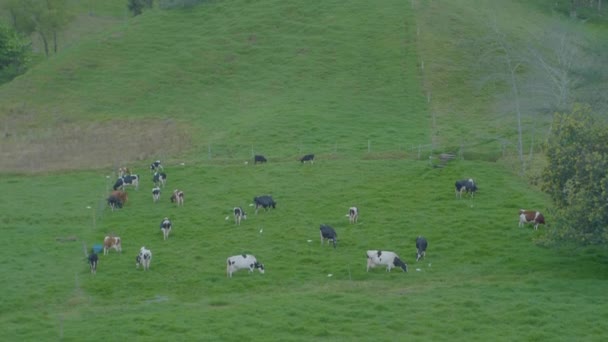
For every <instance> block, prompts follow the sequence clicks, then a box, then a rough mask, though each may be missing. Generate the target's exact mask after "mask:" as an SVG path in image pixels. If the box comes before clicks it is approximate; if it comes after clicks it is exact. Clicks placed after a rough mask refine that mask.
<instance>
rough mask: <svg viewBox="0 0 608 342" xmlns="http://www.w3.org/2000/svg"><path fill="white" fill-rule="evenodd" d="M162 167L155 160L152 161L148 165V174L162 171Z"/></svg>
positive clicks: (158, 161)
mask: <svg viewBox="0 0 608 342" xmlns="http://www.w3.org/2000/svg"><path fill="white" fill-rule="evenodd" d="M163 170H164V168H163V165H162V164H161V163H160V160H156V161H154V162H153V163H152V164H150V172H152V173H155V172H157V171H163Z"/></svg>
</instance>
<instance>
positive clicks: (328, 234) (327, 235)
mask: <svg viewBox="0 0 608 342" xmlns="http://www.w3.org/2000/svg"><path fill="white" fill-rule="evenodd" d="M319 233H320V235H321V246H323V244H324V241H325V240H327V244H328V245H329V241H331V242H332V244H333V245H334V248H336V244H337V243H338V234H336V231H335V230H334V229H333V228H332V227H330V226H328V225H326V224H322V225H321V226H320V227H319Z"/></svg>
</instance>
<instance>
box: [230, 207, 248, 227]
mask: <svg viewBox="0 0 608 342" xmlns="http://www.w3.org/2000/svg"><path fill="white" fill-rule="evenodd" d="M233 211H234V223H236V224H237V225H239V226H240V225H241V219H245V220H246V219H247V213H245V211H243V208H241V207H234V209H233Z"/></svg>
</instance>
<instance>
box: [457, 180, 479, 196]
mask: <svg viewBox="0 0 608 342" xmlns="http://www.w3.org/2000/svg"><path fill="white" fill-rule="evenodd" d="M455 187H456V189H455V190H456V198H462V194H463V193H468V194H469V195H470V196H471V197H473V196H474V195H475V192H477V185H476V184H475V181H473V178H469V179H462V180H459V181H456V184H455Z"/></svg>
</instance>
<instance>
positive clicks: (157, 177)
mask: <svg viewBox="0 0 608 342" xmlns="http://www.w3.org/2000/svg"><path fill="white" fill-rule="evenodd" d="M152 182H154V185H155V186H165V184H167V174H166V173H164V172H154V176H152Z"/></svg>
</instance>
